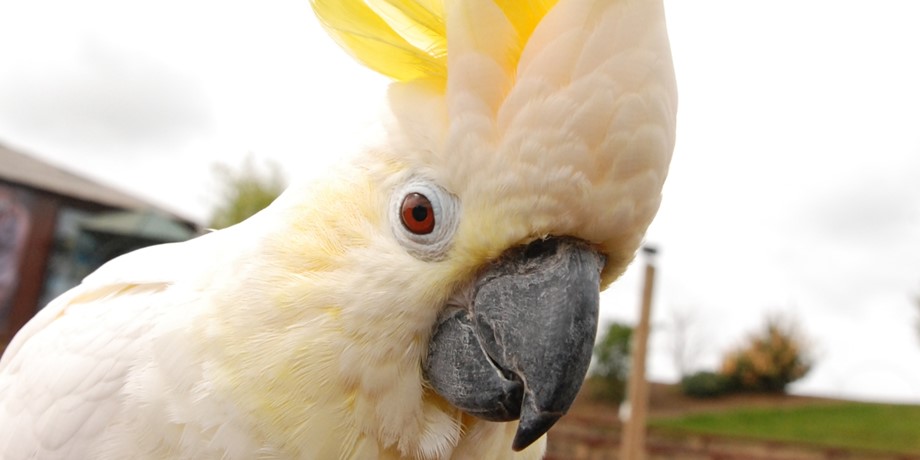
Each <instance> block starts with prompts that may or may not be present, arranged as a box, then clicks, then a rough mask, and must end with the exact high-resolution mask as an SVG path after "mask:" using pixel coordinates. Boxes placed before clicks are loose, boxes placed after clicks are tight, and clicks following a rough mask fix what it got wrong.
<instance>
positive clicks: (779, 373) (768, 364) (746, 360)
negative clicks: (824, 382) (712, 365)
mask: <svg viewBox="0 0 920 460" xmlns="http://www.w3.org/2000/svg"><path fill="white" fill-rule="evenodd" d="M810 369H811V359H810V358H809V356H808V351H807V350H806V344H805V342H804V340H803V339H802V338H801V337H800V335H799V333H798V330H797V328H796V327H795V326H794V324H793V323H791V322H790V321H784V320H783V319H782V318H780V317H771V318H768V319H767V323H766V326H765V327H764V329H763V330H761V331H760V332H759V333H757V334H754V335H752V336H750V337H749V338H748V340H747V342H746V343H745V344H744V345H743V346H741V347H740V348H738V349H736V350H733V351H731V352H729V353H728V354H727V355H726V356H725V358H724V359H723V360H722V370H721V373H722V375H723V376H725V377H726V378H728V380H729V382H730V383H731V385H732V387H734V388H736V389H739V390H747V391H763V392H784V391H786V386H787V385H788V384H790V383H792V382H794V381H796V380H798V379H800V378H802V377H804V376H805V374H807V373H808V371H809V370H810Z"/></svg>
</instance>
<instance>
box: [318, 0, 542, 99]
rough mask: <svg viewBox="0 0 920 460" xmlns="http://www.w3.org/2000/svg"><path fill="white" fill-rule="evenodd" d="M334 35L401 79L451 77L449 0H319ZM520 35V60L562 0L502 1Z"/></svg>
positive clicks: (320, 11)
mask: <svg viewBox="0 0 920 460" xmlns="http://www.w3.org/2000/svg"><path fill="white" fill-rule="evenodd" d="M312 4H313V10H314V11H315V12H316V15H317V17H319V19H320V22H322V24H323V26H324V27H325V28H326V30H327V31H328V32H329V34H330V35H331V36H332V37H333V38H334V39H335V40H336V41H337V42H338V43H339V44H340V45H341V46H342V47H343V48H345V49H346V50H348V51H349V52H350V53H351V54H352V55H353V56H354V57H355V58H356V59H358V60H359V61H360V62H362V63H363V64H364V65H366V66H368V67H370V68H371V69H373V70H375V71H377V72H380V73H382V74H384V75H387V76H389V77H391V78H393V79H396V80H399V81H409V80H415V79H418V78H432V79H436V80H442V81H444V80H446V79H447V26H446V17H445V16H446V15H445V8H444V0H416V1H406V0H313V1H312ZM495 4H496V5H497V6H498V7H499V8H500V9H501V10H502V12H503V13H504V14H505V16H507V18H508V21H509V22H510V23H511V24H512V25H513V26H514V30H515V32H516V33H517V36H518V45H519V46H517V47H516V48H517V49H515V50H512V54H513V55H512V62H513V63H515V64H516V63H517V61H518V59H519V58H520V54H521V51H522V50H523V49H524V45H525V44H526V43H527V40H528V39H529V38H530V35H531V33H533V30H534V29H535V28H536V27H537V24H539V23H540V21H541V20H542V19H543V17H544V16H545V15H546V13H547V12H548V11H549V10H550V9H551V8H552V7H553V5H555V4H556V0H496V1H495Z"/></svg>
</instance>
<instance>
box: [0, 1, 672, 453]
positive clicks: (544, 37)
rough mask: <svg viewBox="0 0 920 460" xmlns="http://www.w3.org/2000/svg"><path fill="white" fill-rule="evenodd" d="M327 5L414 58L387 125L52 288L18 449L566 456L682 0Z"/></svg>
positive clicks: (370, 47) (5, 374) (27, 376)
mask: <svg viewBox="0 0 920 460" xmlns="http://www.w3.org/2000/svg"><path fill="white" fill-rule="evenodd" d="M313 6H314V10H315V11H316V13H317V14H318V16H319V18H320V21H321V22H322V24H323V25H324V26H325V27H326V29H327V30H328V31H329V32H330V34H331V35H332V36H333V37H334V38H335V39H336V40H337V41H338V42H339V43H340V44H341V45H343V46H344V47H345V48H346V49H347V50H348V51H350V52H351V54H353V55H354V56H355V57H356V58H357V59H358V60H359V61H361V62H363V63H364V64H366V65H367V66H369V67H370V68H372V69H374V70H376V71H378V72H381V73H383V74H385V75H388V76H390V77H392V79H393V80H394V82H393V83H392V84H391V86H390V87H389V89H388V93H387V97H388V101H387V102H388V103H387V104H386V114H385V115H386V116H385V117H384V119H385V120H384V122H383V125H384V126H385V128H384V129H383V130H382V131H383V132H384V133H385V134H384V135H383V136H381V137H380V138H379V139H377V140H375V141H374V142H373V143H371V144H370V146H369V147H368V148H366V149H365V150H363V151H360V152H357V153H356V154H355V156H354V159H352V160H351V161H349V162H347V163H345V164H344V165H342V166H341V167H340V168H338V169H336V170H335V173H334V174H329V175H328V176H324V177H323V178H321V179H319V180H316V181H312V182H311V183H310V184H309V185H305V186H296V187H292V188H290V189H289V190H287V191H285V193H284V194H283V195H282V196H281V197H280V198H279V199H278V200H277V201H276V202H275V203H273V204H272V205H271V206H269V207H268V208H267V209H265V210H264V211H262V212H261V213H259V214H257V215H255V216H254V217H252V218H250V219H249V220H247V221H245V222H243V223H241V224H239V225H236V226H233V227H231V228H228V229H225V230H220V231H215V232H212V233H209V234H206V235H204V236H201V237H199V238H196V239H194V240H191V241H187V242H182V243H175V244H167V245H162V246H155V247H150V248H145V249H141V250H138V251H136V252H133V253H130V254H127V255H125V256H122V257H119V258H117V259H115V260H113V261H111V262H109V263H108V264H106V265H104V266H103V267H102V268H100V269H99V270H98V271H97V272H95V273H94V274H92V275H90V276H89V277H87V278H86V279H85V281H84V282H83V283H82V284H81V285H79V286H77V287H75V288H73V289H72V290H70V291H69V292H67V293H65V294H63V295H62V296H61V297H59V298H58V299H56V300H54V301H53V302H51V303H50V304H49V305H48V306H47V307H46V308H44V309H43V310H41V311H40V312H39V313H38V314H37V315H36V317H35V318H34V319H33V320H32V321H31V322H29V323H28V324H27V325H26V326H25V327H24V328H23V329H22V330H21V331H20V332H19V334H18V335H17V336H16V337H15V339H14V340H13V341H12V342H11V343H10V345H9V347H8V349H7V350H6V354H5V355H4V356H3V359H2V362H0V450H2V455H3V458H4V459H7V460H11V459H25V458H40V459H128V458H131V459H144V458H150V459H154V458H155V459H164V458H185V459H209V458H220V459H294V458H302V459H372V458H409V459H447V458H455V459H499V458H513V459H535V458H540V457H542V456H543V454H544V451H545V445H546V440H545V439H546V438H545V436H544V435H545V433H546V432H547V431H548V430H549V428H550V427H551V426H552V425H553V423H555V422H556V421H557V420H558V419H559V418H560V417H561V416H562V415H563V414H564V413H565V412H566V411H567V409H568V408H569V406H570V404H571V403H572V401H573V399H574V398H575V395H576V393H577V392H578V390H579V388H580V386H581V383H582V381H583V379H584V375H585V373H586V371H587V368H588V364H589V361H590V359H591V350H592V346H593V341H594V337H595V330H596V323H597V314H598V302H599V291H600V290H601V289H603V288H605V287H606V286H607V285H608V284H610V283H611V282H612V281H613V280H614V279H616V278H617V277H618V275H620V274H621V273H622V272H623V271H624V269H625V267H626V266H627V264H628V263H629V262H630V261H631V259H633V257H634V255H635V253H636V250H637V248H638V246H639V244H640V242H641V240H642V238H643V235H644V232H645V230H646V228H647V226H648V225H649V223H650V221H651V220H652V218H653V216H654V215H655V213H656V212H657V209H658V207H659V202H660V198H661V188H662V185H663V182H664V180H665V176H666V175H667V169H668V164H669V162H670V157H671V153H672V150H673V145H674V131H675V123H676V120H675V118H676V105H677V96H676V84H675V80H674V73H673V67H672V63H671V54H670V48H669V43H668V38H667V33H666V28H665V19H664V11H663V5H662V1H661V0H558V1H554V0H530V1H521V0H463V1H460V0H417V1H406V0H313ZM329 154H337V152H329ZM515 421H516V422H515Z"/></svg>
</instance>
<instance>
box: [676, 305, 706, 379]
mask: <svg viewBox="0 0 920 460" xmlns="http://www.w3.org/2000/svg"><path fill="white" fill-rule="evenodd" d="M670 316H671V320H670V325H669V326H670V327H669V329H670V335H671V350H670V351H671V360H672V361H673V363H674V367H675V368H676V369H677V371H678V372H679V373H680V377H681V378H682V379H683V378H685V377H687V376H689V375H690V374H691V373H692V372H694V371H696V370H697V366H698V365H699V358H700V356H701V355H702V354H703V352H704V351H705V349H706V346H707V343H706V341H705V334H702V333H701V332H700V331H699V330H698V329H699V317H698V315H697V314H696V311H694V310H693V309H686V310H671V312H670Z"/></svg>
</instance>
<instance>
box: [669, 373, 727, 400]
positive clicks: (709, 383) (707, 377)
mask: <svg viewBox="0 0 920 460" xmlns="http://www.w3.org/2000/svg"><path fill="white" fill-rule="evenodd" d="M680 388H681V390H683V392H684V394H685V395H687V396H692V397H694V398H714V397H716V396H722V395H724V394H726V393H728V392H729V391H730V390H731V382H730V381H729V380H728V379H727V378H726V377H725V376H723V375H721V374H717V373H715V372H710V371H700V372H697V373H695V374H691V375H688V376H686V377H684V378H682V379H681V380H680Z"/></svg>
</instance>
